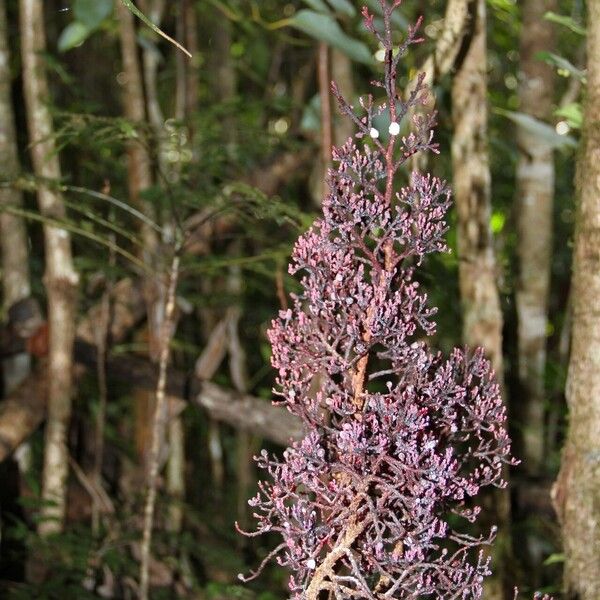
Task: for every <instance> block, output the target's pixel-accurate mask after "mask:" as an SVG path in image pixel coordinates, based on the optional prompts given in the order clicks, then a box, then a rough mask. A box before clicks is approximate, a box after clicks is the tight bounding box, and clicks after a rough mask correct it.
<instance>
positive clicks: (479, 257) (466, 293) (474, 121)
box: [452, 0, 511, 600]
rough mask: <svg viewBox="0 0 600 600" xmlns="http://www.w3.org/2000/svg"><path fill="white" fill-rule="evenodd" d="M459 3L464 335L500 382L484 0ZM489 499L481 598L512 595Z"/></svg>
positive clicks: (455, 151) (455, 105) (499, 508)
mask: <svg viewBox="0 0 600 600" xmlns="http://www.w3.org/2000/svg"><path fill="white" fill-rule="evenodd" d="M464 4H465V5H466V8H467V9H468V15H467V20H466V30H465V33H464V38H463V40H462V46H461V48H460V53H459V54H458V55H457V56H458V62H457V64H456V65H455V67H456V73H455V75H454V79H453V82H452V121H453V125H454V135H453V137H452V170H453V174H454V191H455V203H456V210H457V213H458V254H459V287H460V296H461V302H462V305H463V306H462V315H463V341H464V342H465V344H467V345H468V346H469V347H470V348H476V347H482V348H484V350H485V351H486V354H487V355H488V357H489V359H490V360H491V361H492V364H493V366H494V369H495V371H496V376H497V378H498V381H499V382H500V385H501V387H503V367H502V311H501V308H500V297H499V293H498V286H497V281H496V277H497V273H496V259H495V253H494V246H493V239H492V231H491V227H490V217H491V212H492V209H491V176H490V167H489V155H488V148H487V136H488V123H487V118H488V117H487V112H488V111H487V75H486V74H487V52H486V47H487V41H486V38H487V35H486V4H485V0H474V1H473V2H468V3H467V2H465V3H464ZM459 9H460V7H458V5H457V6H456V7H455V10H456V11H457V14H458V15H459V16H460V15H461V14H462V13H461V11H460V10H459ZM462 18H463V17H462V16H460V19H462ZM460 19H459V18H458V17H457V20H460ZM488 500H489V501H490V503H491V506H490V507H489V508H488V509H487V510H486V515H487V516H488V520H489V523H488V524H489V525H498V526H499V528H500V529H499V536H498V539H497V541H496V544H495V547H494V551H493V552H494V557H493V572H494V575H493V576H492V577H489V578H488V579H487V580H486V584H485V592H484V595H485V597H486V598H487V599H488V600H492V599H493V600H501V599H503V598H508V597H511V596H510V595H509V593H508V592H509V590H510V584H509V583H508V580H509V576H508V574H507V566H508V562H509V556H510V550H509V548H510V542H509V540H510V532H509V523H510V502H509V497H508V494H507V493H506V492H505V491H498V492H497V493H496V494H495V495H494V496H493V497H491V496H490V497H489V498H488Z"/></svg>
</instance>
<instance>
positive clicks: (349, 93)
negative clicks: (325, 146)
mask: <svg viewBox="0 0 600 600" xmlns="http://www.w3.org/2000/svg"><path fill="white" fill-rule="evenodd" d="M352 69H353V65H352V61H351V60H350V59H349V58H348V56H347V55H346V54H344V53H343V52H340V51H339V50H336V49H335V48H332V50H331V79H333V81H335V82H336V84H337V86H338V89H339V90H340V92H341V94H342V96H344V98H346V99H347V100H348V101H349V102H354V97H355V95H356V91H355V89H354V77H353V74H352ZM328 96H329V92H328ZM333 128H334V131H333V139H334V143H335V145H336V146H343V145H344V144H345V143H346V142H347V141H348V138H354V133H355V129H356V128H355V126H354V123H352V121H351V120H350V119H347V118H345V117H342V116H341V115H340V114H336V115H335V117H334V118H333Z"/></svg>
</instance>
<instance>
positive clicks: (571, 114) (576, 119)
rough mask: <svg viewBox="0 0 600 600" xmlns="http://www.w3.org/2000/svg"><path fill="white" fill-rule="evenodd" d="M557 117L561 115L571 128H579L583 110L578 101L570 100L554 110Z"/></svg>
mask: <svg viewBox="0 0 600 600" xmlns="http://www.w3.org/2000/svg"><path fill="white" fill-rule="evenodd" d="M554 114H555V115H556V116H557V117H562V118H563V119H565V120H566V121H567V123H568V124H569V127H571V129H581V126H582V125H583V111H582V110H581V104H579V102H571V104H567V105H566V106H562V107H561V108H558V109H557V110H555V111H554Z"/></svg>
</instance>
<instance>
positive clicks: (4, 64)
mask: <svg viewBox="0 0 600 600" xmlns="http://www.w3.org/2000/svg"><path fill="white" fill-rule="evenodd" d="M11 81H12V77H11V71H10V52H9V47H8V23H7V15H6V3H5V2H0V172H1V173H2V178H3V179H5V180H6V181H7V183H10V181H11V180H15V179H16V178H17V177H18V176H19V170H20V165H19V158H18V150H17V137H16V131H15V116H14V111H13V105H12V95H11ZM22 204H23V198H22V194H21V192H19V191H18V190H16V189H15V188H12V187H0V248H1V254H2V303H3V306H4V310H7V309H8V308H10V307H11V306H12V305H13V304H15V303H16V302H18V301H19V300H23V299H24V298H27V297H28V296H29V295H30V293H31V285H30V279H29V263H28V247H27V232H26V229H25V223H24V221H23V219H22V218H21V217H18V216H15V215H11V214H10V213H8V212H4V209H6V208H10V207H15V208H20V207H21V206H22ZM30 367H31V361H30V357H29V355H28V354H27V353H21V354H17V355H15V356H12V357H9V358H5V359H4V360H3V361H2V368H3V379H4V392H5V393H9V392H10V391H12V390H13V389H14V388H15V387H16V386H18V385H19V384H20V383H21V382H22V381H23V379H25V377H27V375H28V374H29V371H30Z"/></svg>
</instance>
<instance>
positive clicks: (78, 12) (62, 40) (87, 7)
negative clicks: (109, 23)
mask: <svg viewBox="0 0 600 600" xmlns="http://www.w3.org/2000/svg"><path fill="white" fill-rule="evenodd" d="M112 10H113V0H75V4H74V6H73V14H74V16H75V20H74V21H73V22H72V23H69V24H68V25H67V26H66V27H65V29H63V31H62V33H61V34H60V37H59V38H58V49H59V50H60V51H61V52H66V51H67V50H71V49H72V48H76V47H78V46H81V44H83V42H85V40H87V38H88V37H89V36H90V35H92V34H93V33H94V32H95V31H97V30H98V29H99V28H100V27H101V25H102V23H103V22H104V21H105V20H106V19H107V18H108V17H109V16H110V15H111V13H112Z"/></svg>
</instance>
